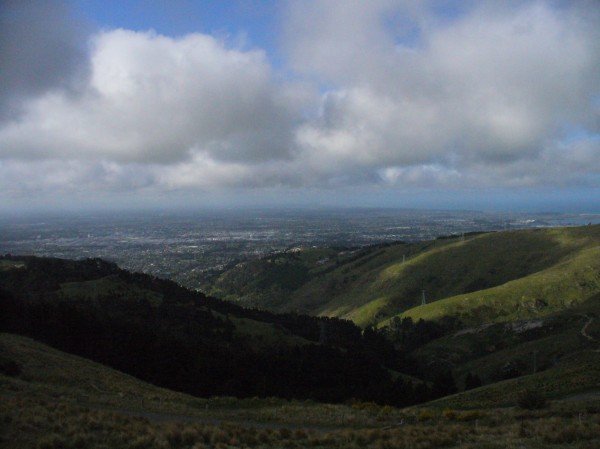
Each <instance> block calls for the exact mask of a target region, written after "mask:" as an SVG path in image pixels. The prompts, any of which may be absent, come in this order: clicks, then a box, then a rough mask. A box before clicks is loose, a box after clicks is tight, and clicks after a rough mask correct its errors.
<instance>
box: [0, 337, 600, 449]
mask: <svg viewBox="0 0 600 449" xmlns="http://www.w3.org/2000/svg"><path fill="white" fill-rule="evenodd" d="M0 354H1V356H2V357H4V358H10V359H12V360H14V361H16V362H17V363H18V364H19V365H20V367H21V369H22V372H21V373H20V374H18V375H16V376H6V375H0V397H1V398H2V400H1V401H0V426H1V427H2V432H0V447H2V448H24V449H29V448H36V449H57V448H123V449H137V448H140V449H141V448H157V449H159V448H160V449H168V448H181V449H182V448H190V449H191V448H194V449H200V448H223V449H225V448H231V449H233V448H248V447H253V448H282V447H290V448H292V447H293V448H350V449H352V448H373V449H381V448H407V449H408V448H436V447H448V448H459V447H460V448H472V449H474V448H504V447H523V448H540V449H541V448H558V447H561V448H563V447H567V448H574V449H587V448H590V449H591V448H593V447H597V446H598V444H600V404H599V403H598V401H595V402H594V401H577V402H575V401H572V402H556V401H555V402H552V403H551V404H550V405H549V407H548V408H546V409H543V410H537V411H522V410H519V409H516V408H506V409H481V410H461V409H460V408H458V407H456V408H449V405H448V403H446V404H442V403H440V402H438V403H433V404H431V405H429V406H427V407H413V408H409V409H403V410H401V409H395V408H392V407H380V406H377V405H374V404H370V403H355V404H353V405H330V404H318V403H314V402H310V401H309V402H298V401H284V400H279V399H247V400H238V399H234V398H213V399H198V398H193V397H190V396H187V395H184V394H179V393H175V392H171V391H168V390H164V389H161V388H157V387H154V386H152V385H149V384H146V383H144V382H140V381H138V380H136V379H134V378H132V377H130V376H126V375H124V374H122V373H119V372H118V371H115V370H112V369H109V368H106V367H103V366H102V365H99V364H96V363H93V362H90V361H88V360H85V359H82V358H79V357H75V356H72V355H69V354H65V353H62V352H60V351H56V350H54V349H52V348H49V347H47V346H45V345H42V344H39V343H37V342H35V341H33V340H31V339H27V338H24V337H19V336H14V335H8V334H0Z"/></svg>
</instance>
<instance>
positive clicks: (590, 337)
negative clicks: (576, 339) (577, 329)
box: [581, 315, 596, 342]
mask: <svg viewBox="0 0 600 449" xmlns="http://www.w3.org/2000/svg"><path fill="white" fill-rule="evenodd" d="M585 317H586V318H588V320H587V321H586V323H585V324H584V325H583V327H582V328H581V335H583V336H584V337H585V338H587V339H588V340H589V341H594V342H595V341H596V339H595V338H594V337H592V336H591V335H590V334H588V333H587V328H588V326H589V325H590V324H592V322H593V321H594V317H593V316H588V315H585Z"/></svg>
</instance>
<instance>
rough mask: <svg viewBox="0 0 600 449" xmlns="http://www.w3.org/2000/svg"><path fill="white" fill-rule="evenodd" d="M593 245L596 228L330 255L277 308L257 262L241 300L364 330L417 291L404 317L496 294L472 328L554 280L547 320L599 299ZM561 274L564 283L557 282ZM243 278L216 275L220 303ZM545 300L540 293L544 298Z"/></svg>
mask: <svg viewBox="0 0 600 449" xmlns="http://www.w3.org/2000/svg"><path fill="white" fill-rule="evenodd" d="M599 245H600V226H598V225H596V226H586V227H579V228H556V229H536V230H523V231H513V232H498V233H486V234H475V235H467V236H466V237H465V238H464V240H463V239H461V238H459V237H455V238H445V239H438V240H435V241H430V242H422V243H417V244H401V243H400V244H394V245H387V246H381V247H372V248H366V249H363V250H360V251H356V252H354V253H353V255H352V257H350V256H349V255H347V254H346V253H342V254H340V255H338V256H337V258H336V259H335V263H331V264H330V265H329V266H328V267H327V269H322V270H321V271H319V270H317V269H316V268H315V267H314V265H311V264H310V263H305V264H304V268H303V270H304V273H309V275H306V274H305V275H304V276H302V277H301V278H299V280H298V281H297V282H296V283H294V284H292V286H291V287H290V288H288V290H287V291H286V295H287V296H286V298H285V300H284V299H282V297H281V296H282V295H279V297H278V299H277V301H272V300H271V298H272V295H271V293H270V291H269V290H268V289H265V288H262V287H261V286H262V285H263V280H264V279H272V278H277V277H278V276H279V274H278V273H280V272H281V267H278V268H277V270H274V269H272V268H270V265H269V264H268V263H266V262H265V261H255V262H254V264H255V265H259V266H260V269H258V270H256V269H255V271H254V273H253V281H252V282H251V283H247V284H245V290H244V292H243V295H244V298H251V300H252V301H253V303H254V304H255V305H258V306H262V307H265V308H271V309H274V310H280V311H282V310H299V311H302V312H304V313H310V314H314V315H323V316H334V317H343V318H348V319H351V320H353V321H354V322H355V323H357V324H359V325H361V326H366V325H368V324H379V323H384V322H386V320H388V319H389V318H391V317H393V316H395V315H397V314H399V313H402V312H405V311H407V310H409V309H413V308H415V306H418V305H419V304H421V301H422V294H423V290H425V297H426V301H427V303H429V304H428V305H427V306H425V308H423V310H422V311H421V309H420V308H417V309H414V310H411V312H409V313H410V314H411V316H414V317H423V318H436V317H441V316H446V315H448V314H450V315H459V314H456V313H448V311H447V310H445V309H444V310H443V311H440V312H439V314H435V313H433V312H431V313H429V311H434V310H437V308H436V306H435V305H434V304H437V303H436V301H440V300H445V299H446V298H452V297H456V298H457V302H459V303H461V302H462V299H463V298H464V297H460V298H459V296H458V295H465V294H467V295H468V294H471V296H470V297H478V298H480V297H482V295H483V296H486V295H487V293H485V292H489V291H492V290H493V289H494V288H497V290H494V292H497V293H498V294H497V295H496V296H494V301H488V297H485V298H484V299H482V300H481V301H482V302H483V303H484V304H483V308H485V307H487V306H490V311H489V313H488V315H487V316H481V317H479V316H477V317H474V321H477V320H478V319H484V320H485V319H490V317H492V316H493V317H495V316H496V311H495V309H494V307H495V305H493V304H495V303H498V304H504V298H507V299H508V301H507V302H506V306H507V307H511V308H514V301H512V300H511V298H517V297H519V295H520V296H523V295H525V296H527V294H528V292H527V289H530V290H531V289H539V286H540V283H546V282H547V280H548V279H547V278H548V277H555V279H556V282H555V284H554V286H553V287H552V288H555V287H557V286H560V288H561V289H562V290H561V296H562V295H563V293H564V294H566V295H568V299H567V298H565V302H564V304H562V305H560V304H559V303H558V302H557V301H555V300H553V299H552V298H548V300H547V302H548V304H550V303H551V306H550V307H549V309H548V310H547V312H548V313H550V312H552V311H554V310H557V308H560V307H568V306H569V305H570V304H571V303H572V302H577V301H580V300H583V299H585V297H587V296H589V295H590V294H593V293H595V292H597V291H600V285H598V283H597V280H596V279H597V266H596V265H595V261H596V260H597V259H598V255H597V253H596V251H597V248H598V246H599ZM330 260H333V258H332V257H330ZM588 262H589V263H588ZM297 263H301V261H300V262H297ZM590 263H591V265H590ZM295 270H296V271H298V268H296V269H295ZM542 273H545V274H542ZM563 274H564V275H565V279H564V282H562V281H560V277H561V276H562V275H563ZM546 275H547V276H546ZM245 276H248V273H247V272H246V267H245V266H238V267H236V268H235V269H234V270H231V271H228V272H226V273H224V274H223V275H222V276H221V278H220V279H219V281H218V284H217V285H219V289H220V291H221V292H227V297H228V298H233V297H235V294H236V292H238V291H239V290H238V289H237V288H236V287H234V285H235V282H236V279H242V278H244V277H245ZM531 276H533V277H531ZM528 277H529V278H528ZM567 278H568V279H567ZM302 280H305V281H304V282H301V281H302ZM580 280H581V282H580ZM572 281H574V282H575V283H578V285H579V284H581V288H579V287H576V286H575V287H574V286H573V285H574V284H573V282H572ZM511 282H512V284H511ZM536 282H537V284H536ZM298 284H301V285H300V286H297V285H298ZM584 284H585V285H584ZM505 286H508V287H505ZM292 287H293V288H292ZM479 292H482V295H479ZM550 293H551V289H550V288H548V292H545V293H544V295H546V294H550ZM586 295H587V296H586ZM283 296H285V295H283ZM533 296H534V298H533V301H534V302H535V300H538V299H540V300H541V301H545V299H544V298H541V297H539V295H537V296H536V295H533ZM496 300H497V301H496ZM511 301H512V302H511ZM528 301H529V299H527V300H526V301H525V302H526V303H527V302H528ZM488 302H489V304H488ZM431 303H433V304H431ZM540 304H541V303H540ZM528 308H529V306H528V305H527V304H523V305H522V307H521V311H523V314H522V315H521V313H520V312H515V313H513V316H511V317H509V318H510V319H512V318H519V317H527V316H531V314H529V315H528V314H527V310H528ZM498 312H499V314H501V313H500V312H501V311H498ZM483 315H485V313H484V314H483ZM505 315H506V314H505Z"/></svg>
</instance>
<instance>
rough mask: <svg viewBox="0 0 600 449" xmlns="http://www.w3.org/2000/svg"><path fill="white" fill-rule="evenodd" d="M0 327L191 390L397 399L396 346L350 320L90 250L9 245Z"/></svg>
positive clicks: (0, 270) (2, 268)
mask: <svg viewBox="0 0 600 449" xmlns="http://www.w3.org/2000/svg"><path fill="white" fill-rule="evenodd" d="M0 330H1V331H4V332H12V333H19V334H23V335H27V336H31V337H34V338H36V339H38V340H41V341H43V342H46V343H48V344H50V345H52V346H54V347H57V348H60V349H62V350H64V351H68V352H71V353H73V354H78V355H82V356H84V357H87V358H90V359H92V360H95V361H98V362H100V363H103V364H106V365H108V366H111V367H114V368H117V369H119V370H121V371H123V372H126V373H128V374H131V375H134V376H136V377H138V378H140V379H143V380H146V381H149V382H151V383H154V384H156V385H160V386H164V387H168V388H171V389H174V390H178V391H184V392H187V393H191V394H194V395H198V396H213V395H234V396H240V397H245V396H279V397H284V398H303V399H304V398H315V399H320V400H326V401H341V400H345V399H348V398H352V397H355V398H362V399H365V400H367V399H368V400H376V401H380V402H392V403H400V402H403V401H415V400H423V399H426V398H427V397H428V395H429V393H428V392H423V391H421V392H420V397H419V398H417V397H415V396H414V395H413V392H412V391H411V388H412V386H411V385H410V384H406V383H405V382H404V381H403V380H402V379H403V378H402V377H398V376H392V374H391V372H390V369H391V370H394V371H398V370H400V371H401V370H402V369H403V367H404V364H405V362H404V358H403V354H401V353H399V352H397V351H395V350H394V348H393V346H392V345H391V344H390V343H389V342H387V341H386V340H385V339H384V338H383V337H382V336H381V335H379V334H378V333H376V332H364V333H363V332H361V331H360V329H359V328H357V327H356V326H355V325H353V324H352V323H350V322H348V321H342V320H337V319H331V318H327V319H322V318H315V317H309V316H301V315H296V314H284V315H275V314H272V313H269V312H261V311H256V310H246V309H242V308H240V307H238V306H236V305H234V304H231V303H227V302H223V301H220V300H217V299H214V298H210V297H206V296H204V295H203V294H200V293H197V292H192V291H189V290H187V289H185V288H182V287H179V286H178V285H177V284H175V283H173V282H170V281H165V280H160V279H156V278H153V277H150V276H147V275H142V274H132V273H129V272H127V271H124V270H121V269H119V268H118V267H117V266H116V265H114V264H111V263H107V262H104V261H101V260H98V259H88V260H83V261H69V260H61V259H46V258H35V257H5V258H3V259H2V264H1V265H0Z"/></svg>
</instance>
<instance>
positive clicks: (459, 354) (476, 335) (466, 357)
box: [416, 294, 600, 407]
mask: <svg viewBox="0 0 600 449" xmlns="http://www.w3.org/2000/svg"><path fill="white" fill-rule="evenodd" d="M599 318H600V294H596V295H595V296H594V297H592V298H590V299H588V300H587V301H585V302H584V303H582V304H580V305H578V306H575V307H573V308H571V309H567V310H564V311H561V312H557V313H555V314H552V315H550V316H548V317H545V318H544V319H535V320H529V321H519V322H512V323H499V324H494V325H490V326H479V327H476V328H472V329H467V330H464V331H461V332H457V333H456V334H454V335H449V336H446V337H443V338H440V339H438V340H434V341H432V342H430V343H428V344H427V345H425V346H423V347H421V348H419V349H418V350H417V352H416V355H417V357H418V358H420V359H422V360H430V361H434V360H437V361H443V363H445V364H446V365H447V366H449V367H451V368H452V369H453V372H454V375H455V377H456V378H457V379H458V380H459V381H462V380H463V379H464V378H465V376H466V375H467V373H469V372H471V373H476V374H477V375H478V376H479V377H480V378H482V379H483V381H484V383H486V384H488V383H489V385H485V386H483V387H481V388H478V389H476V390H473V391H467V392H464V393H461V394H459V395H456V396H453V397H451V398H444V399H442V400H440V401H436V403H437V402H439V403H442V404H446V405H449V406H451V407H462V406H470V407H488V406H491V405H495V406H497V405H506V404H509V405H512V404H514V403H515V400H516V397H517V396H518V395H519V394H520V392H521V391H522V390H524V389H527V388H538V389H541V390H543V391H544V392H545V393H546V394H547V395H548V396H549V397H555V398H556V397H564V396H566V395H571V394H574V393H576V392H581V391H584V392H585V391H596V392H600V323H598V320H599ZM583 330H585V334H586V335H587V336H586V335H583V334H582V331H583ZM534 354H535V366H534ZM507 364H511V365H512V366H514V367H517V368H518V370H519V371H520V373H521V374H524V375H523V376H522V377H518V378H516V379H511V380H506V381H500V380H501V377H502V370H503V367H504V366H506V365H507ZM535 369H537V372H536V373H535V374H534V370H535ZM498 381H500V382H498ZM494 382H495V383H494Z"/></svg>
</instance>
